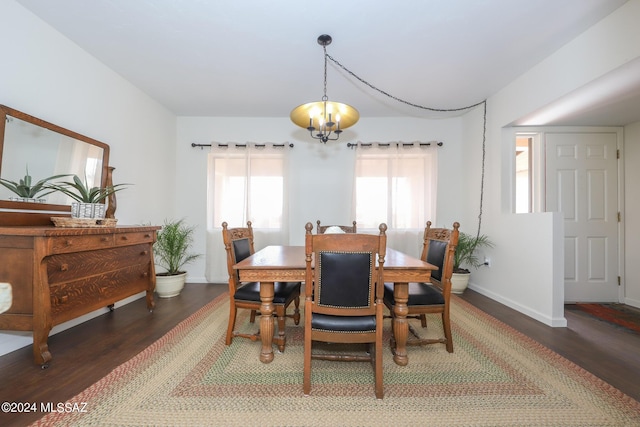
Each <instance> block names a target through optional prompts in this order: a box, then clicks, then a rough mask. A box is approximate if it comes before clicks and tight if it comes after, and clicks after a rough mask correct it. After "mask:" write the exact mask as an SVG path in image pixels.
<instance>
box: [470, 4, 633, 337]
mask: <svg viewBox="0 0 640 427" xmlns="http://www.w3.org/2000/svg"><path fill="white" fill-rule="evenodd" d="M638 17H640V1H631V2H629V3H627V4H625V5H624V6H622V7H621V8H620V9H618V10H616V11H615V12H614V13H612V14H611V15H609V16H608V17H607V18H605V19H604V20H602V21H601V22H599V23H598V24H596V25H595V26H593V27H592V28H590V29H589V30H587V31H586V32H585V33H583V34H582V35H580V36H579V37H577V38H576V39H574V40H573V41H571V42H570V43H568V44H567V45H565V46H564V47H562V48H561V49H559V50H558V51H557V52H556V53H554V54H553V55H551V56H549V57H548V58H546V59H545V60H544V61H542V62H541V63H540V64H538V65H537V66H536V67H534V68H532V69H531V70H529V71H528V72H527V73H525V74H523V75H522V76H520V77H519V78H518V79H516V80H515V81H514V82H512V83H511V84H510V85H508V86H507V87H505V88H504V89H503V90H501V91H500V92H498V93H497V94H496V95H494V96H492V97H491V98H489V100H488V110H487V111H488V112H487V119H488V123H487V164H486V184H485V190H486V191H485V197H486V199H485V207H484V216H483V233H484V234H488V235H489V236H491V237H492V239H493V240H494V241H495V243H496V248H495V249H493V250H491V251H490V256H491V259H492V266H491V267H490V268H483V269H480V270H478V272H477V273H476V274H473V275H472V283H471V285H470V287H471V288H473V289H475V290H477V291H479V292H481V293H484V294H486V295H488V296H490V297H492V298H494V299H496V300H498V301H501V302H503V303H505V304H506V305H509V306H511V307H513V308H515V309H517V310H519V311H521V312H524V313H527V314H529V315H531V316H532V317H534V318H536V319H538V320H540V321H541V322H544V323H546V324H549V325H554V326H563V325H564V324H566V320H565V319H564V317H563V314H562V313H563V311H562V305H563V302H564V301H563V299H564V297H563V295H564V294H563V291H562V288H563V279H562V278H563V274H562V273H563V271H562V269H563V264H562V263H561V262H558V260H562V257H563V250H562V248H563V247H562V242H561V240H562V236H563V228H562V225H561V221H559V218H557V216H558V214H557V213H544V214H529V215H526V214H525V215H523V214H519V215H515V214H513V213H511V194H512V193H511V171H512V163H511V161H512V160H511V159H512V158H513V155H512V152H513V147H512V144H513V141H512V140H511V139H510V138H504V137H503V133H504V132H503V127H504V126H507V125H508V124H509V123H512V122H513V121H515V120H517V119H519V118H521V117H523V116H526V115H527V114H528V113H530V112H533V111H535V110H537V109H539V108H541V107H543V106H545V105H547V104H549V103H550V102H552V101H554V100H555V99H558V98H560V97H561V96H563V95H565V94H567V93H569V92H571V91H573V90H575V89H577V88H579V87H581V86H583V85H584V84H586V83H588V82H590V81H592V80H595V79H597V78H598V77H601V76H602V75H604V74H606V73H608V72H610V71H612V70H614V69H616V68H618V67H620V66H622V65H624V64H625V63H627V62H628V61H631V60H633V59H635V58H638V57H640V44H639V43H638V42H637V41H638V40H640V26H638V25H637V20H638ZM480 119H481V118H478V117H473V115H469V116H468V117H466V121H465V123H466V122H475V121H477V120H480ZM594 125H597V124H594ZM464 141H465V148H466V150H465V151H469V152H473V153H478V148H477V147H478V145H479V144H480V142H478V141H477V140H473V139H470V138H465V139H464ZM627 148H628V147H627ZM474 155H478V154H474ZM636 159H637V158H636ZM467 168H468V170H469V174H470V175H469V180H470V181H469V182H470V183H473V179H474V177H475V179H477V177H478V176H480V171H479V170H478V166H477V164H474V163H472V162H469V163H468V165H467ZM627 191H630V190H629V189H627ZM469 194H473V193H471V192H470V193H469ZM626 199H629V196H627V197H626ZM466 210H467V211H468V212H477V211H478V209H477V200H476V198H475V197H473V196H472V197H470V198H469V199H468V200H467V206H466ZM627 236H631V234H629V231H628V230H627ZM628 240H630V239H627V241H628ZM634 250H637V248H635V249H634ZM627 256H633V255H631V254H629V253H628V254H627ZM637 256H638V255H637V252H636V255H635V257H636V259H637ZM627 285H629V281H628V280H627ZM634 295H637V294H634ZM550 297H551V298H552V301H550Z"/></svg>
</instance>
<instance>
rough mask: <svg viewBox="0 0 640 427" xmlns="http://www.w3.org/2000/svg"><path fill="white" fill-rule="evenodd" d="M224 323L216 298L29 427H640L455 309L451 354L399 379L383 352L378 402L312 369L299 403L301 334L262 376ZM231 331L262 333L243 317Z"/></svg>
mask: <svg viewBox="0 0 640 427" xmlns="http://www.w3.org/2000/svg"><path fill="white" fill-rule="evenodd" d="M245 312H246V310H245ZM227 316H228V297H227V296H226V295H223V296H221V297H218V298H217V299H215V300H214V301H212V302H211V303H209V304H208V305H207V306H206V307H204V308H202V309H201V310H200V311H198V312H197V313H195V314H194V315H192V316H191V317H190V318H188V319H187V320H185V321H184V322H182V323H181V324H180V325H178V326H177V327H176V328H175V329H173V330H171V331H170V332H169V333H167V335H165V336H164V337H163V338H161V339H160V340H158V341H157V342H156V343H154V344H153V345H151V346H150V347H149V348H147V349H146V350H144V351H143V352H142V353H140V354H139V355H138V356H136V357H135V358H133V359H131V360H130V361H128V362H127V363H124V364H123V365H121V366H119V367H118V368H116V369H115V370H114V371H112V372H111V373H110V374H109V375H107V376H106V377H105V378H103V379H102V380H101V381H99V382H98V383H96V384H94V385H93V386H91V387H89V388H88V389H86V390H85V391H84V392H82V393H81V394H79V395H77V396H76V397H74V398H73V399H71V400H69V401H68V402H67V405H66V406H65V407H66V408H70V410H69V411H60V412H54V413H50V414H49V415H47V416H45V417H44V418H42V419H41V420H40V421H38V422H37V423H35V425H43V426H44V425H46V426H84V425H95V426H99V425H109V426H139V425H155V426H217V425H219V426H405V425H406V426H409V425H411V426H427V425H428V426H554V427H557V426H598V427H603V426H638V425H640V402H638V401H636V400H634V399H632V398H630V397H628V396H626V395H625V394H623V393H622V392H620V391H619V390H617V389H615V388H613V387H611V386H610V385H608V384H607V383H605V382H603V381H602V380H600V379H598V378H596V377H595V376H593V375H591V374H590V373H588V372H586V371H585V370H583V369H582V368H580V367H578V366H576V365H575V364H573V363H571V362H569V361H567V360H566V359H564V358H562V357H561V356H559V355H558V354H556V353H554V352H552V351H551V350H549V349H547V348H546V347H543V346H541V345H540V344H538V343H536V342H534V341H533V340H531V339H529V338H527V337H525V336H524V335H522V334H520V333H519V332H517V331H515V330H514V329H512V328H511V327H509V326H507V325H505V324H503V323H501V322H500V321H498V320H496V319H495V318H493V317H491V316H489V315H487V314H485V313H484V312H482V311H480V310H478V309H476V308H475V307H473V306H471V305H469V304H468V303H466V302H464V301H463V300H461V299H459V298H457V297H454V301H453V304H452V308H451V318H452V323H453V334H454V350H455V351H454V353H452V354H450V353H447V351H446V350H445V348H444V345H440V344H438V345H430V346H426V347H410V348H409V365H407V366H404V367H401V366H397V365H396V364H395V363H394V362H393V358H392V355H391V353H390V351H389V350H388V349H386V350H385V352H384V392H385V395H384V399H382V400H377V399H376V398H375V395H374V388H373V369H372V367H371V365H370V364H368V363H340V362H330V361H315V360H314V361H313V368H312V388H311V395H310V396H306V397H305V396H304V395H303V393H302V365H303V360H302V353H303V349H302V338H303V328H302V326H301V325H300V326H295V325H293V322H288V327H287V330H286V333H287V347H286V349H285V352H284V353H276V354H275V358H274V360H273V362H272V363H270V364H263V363H261V362H260V361H259V360H258V354H259V352H260V347H261V344H260V342H254V341H250V340H246V339H240V338H236V339H234V341H233V343H232V344H231V345H230V346H225V344H224V334H225V330H226V324H227ZM429 322H430V323H429V327H428V328H427V329H426V331H433V332H434V333H435V332H438V331H441V329H440V327H441V326H440V324H439V320H438V318H437V317H433V318H429ZM238 323H239V324H240V325H245V327H246V330H247V331H250V330H254V329H255V328H256V327H257V326H256V325H251V324H249V323H248V315H247V314H246V313H244V314H242V315H240V316H239V318H238ZM415 328H416V329H419V330H420V331H421V332H420V333H425V332H424V331H425V330H424V329H422V328H420V326H419V324H417V325H415ZM386 329H387V331H386V337H385V339H386V340H387V339H388V337H389V334H390V326H389V327H388V328H386ZM428 333H431V332H428ZM385 342H387V341H385ZM74 409H75V410H74Z"/></svg>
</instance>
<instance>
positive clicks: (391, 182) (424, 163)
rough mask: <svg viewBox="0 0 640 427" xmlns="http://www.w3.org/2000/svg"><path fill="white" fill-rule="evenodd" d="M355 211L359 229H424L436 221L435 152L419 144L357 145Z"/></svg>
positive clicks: (433, 149)
mask: <svg viewBox="0 0 640 427" xmlns="http://www.w3.org/2000/svg"><path fill="white" fill-rule="evenodd" d="M357 150H358V153H357V155H356V173H355V191H354V199H355V200H354V207H355V218H357V219H358V227H362V228H377V227H378V225H379V224H380V223H381V222H384V223H386V224H387V226H388V227H390V228H394V229H408V228H424V224H425V223H426V221H427V219H429V220H431V221H435V214H436V188H437V187H436V184H437V150H436V149H435V148H430V147H426V146H420V145H419V144H402V143H398V144H378V145H377V146H374V145H369V144H359V145H358V148H357Z"/></svg>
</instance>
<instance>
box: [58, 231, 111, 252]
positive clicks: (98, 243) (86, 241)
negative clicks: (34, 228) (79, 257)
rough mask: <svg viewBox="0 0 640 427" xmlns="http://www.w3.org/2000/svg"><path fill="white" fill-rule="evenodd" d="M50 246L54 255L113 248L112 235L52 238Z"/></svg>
mask: <svg viewBox="0 0 640 427" xmlns="http://www.w3.org/2000/svg"><path fill="white" fill-rule="evenodd" d="M50 244H51V253H54V254H61V253H69V252H80V251H90V250H94V249H101V248H110V247H112V246H113V234H94V235H84V236H61V237H52V238H51V242H50Z"/></svg>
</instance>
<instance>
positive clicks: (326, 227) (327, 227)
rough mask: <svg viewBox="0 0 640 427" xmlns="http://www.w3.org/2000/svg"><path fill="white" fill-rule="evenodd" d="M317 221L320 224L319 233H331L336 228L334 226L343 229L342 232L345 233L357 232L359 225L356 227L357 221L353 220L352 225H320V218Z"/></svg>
mask: <svg viewBox="0 0 640 427" xmlns="http://www.w3.org/2000/svg"><path fill="white" fill-rule="evenodd" d="M316 223H317V224H318V228H317V233H318V234H325V233H327V232H329V233H330V232H331V231H332V230H333V229H334V227H335V228H337V229H340V230H342V232H344V233H357V227H356V222H355V221H353V224H352V225H320V220H317V221H316Z"/></svg>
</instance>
